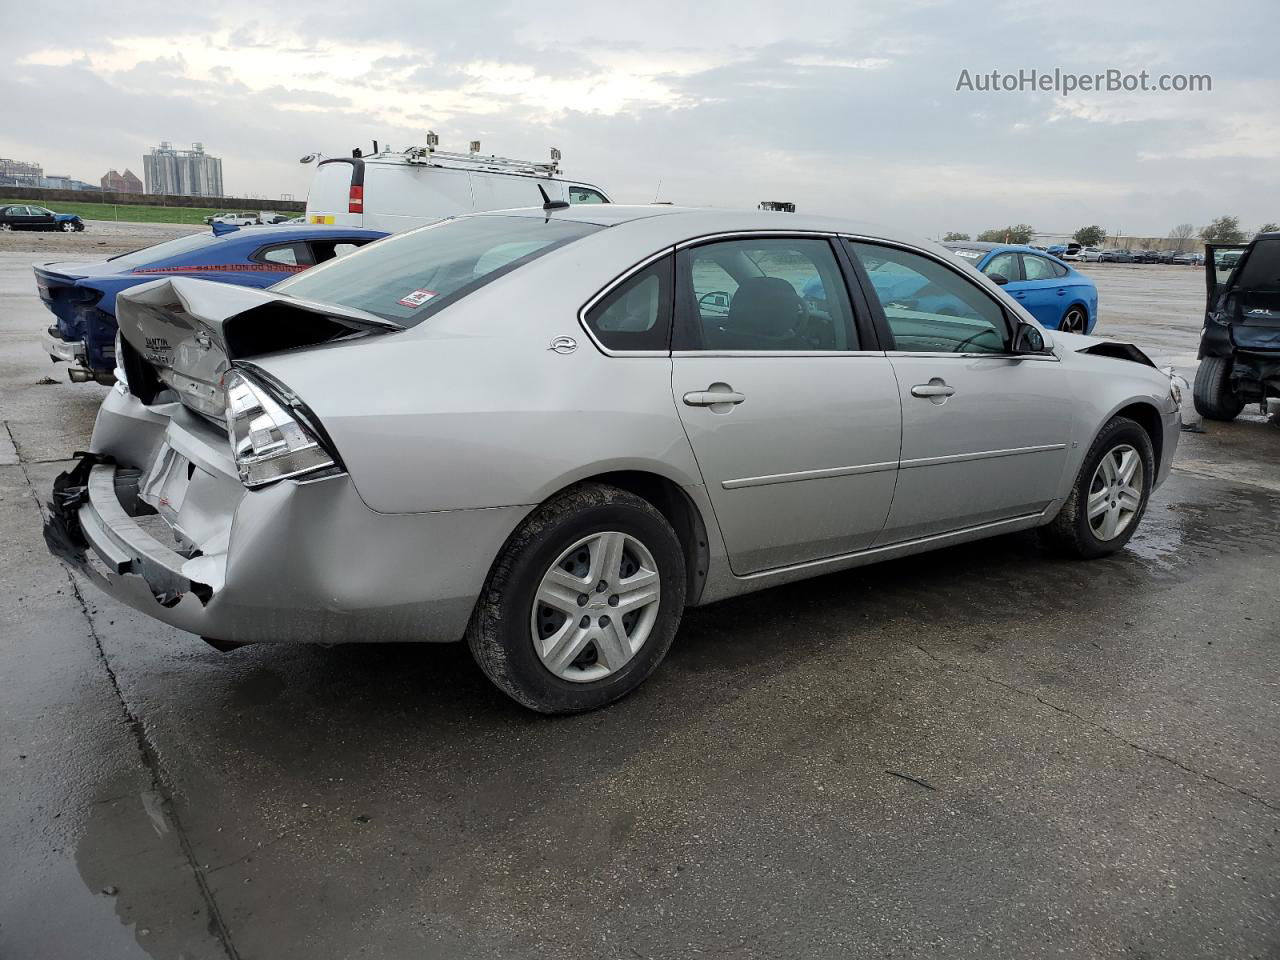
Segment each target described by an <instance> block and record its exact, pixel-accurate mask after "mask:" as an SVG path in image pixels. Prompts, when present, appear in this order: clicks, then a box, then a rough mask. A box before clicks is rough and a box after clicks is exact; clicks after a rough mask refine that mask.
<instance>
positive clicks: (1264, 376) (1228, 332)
mask: <svg viewBox="0 0 1280 960" xmlns="http://www.w3.org/2000/svg"><path fill="white" fill-rule="evenodd" d="M1204 250H1205V256H1204V269H1205V284H1206V287H1207V289H1208V299H1207V303H1206V305H1205V314H1204V331H1203V332H1202V333H1201V335H1200V367H1199V369H1197V370H1196V382H1195V388H1194V397H1195V404H1196V410H1197V411H1199V413H1200V415H1201V416H1202V417H1206V418H1207V419H1210V420H1233V419H1235V417H1236V416H1237V415H1238V414H1239V413H1240V411H1241V410H1243V409H1244V405H1245V404H1246V403H1260V404H1262V405H1263V406H1264V407H1265V405H1266V402H1267V398H1268V397H1280V233H1260V234H1258V235H1257V236H1256V237H1254V238H1253V240H1252V241H1251V242H1249V243H1245V244H1223V243H1208V244H1205V248H1204Z"/></svg>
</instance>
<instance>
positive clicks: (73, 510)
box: [44, 450, 115, 567]
mask: <svg viewBox="0 0 1280 960" xmlns="http://www.w3.org/2000/svg"><path fill="white" fill-rule="evenodd" d="M71 456H72V458H73V459H75V460H77V461H79V462H78V463H77V464H76V465H75V466H74V467H72V468H71V469H70V470H67V471H64V472H62V473H60V474H58V476H57V477H56V478H55V479H54V481H53V491H52V493H51V495H50V500H49V501H48V503H47V506H48V508H49V517H48V519H47V520H45V522H44V542H45V545H46V546H47V547H48V548H49V552H50V553H52V554H53V555H54V556H55V557H57V558H58V559H59V560H63V561H65V562H67V563H70V564H71V565H72V566H75V567H82V566H84V564H85V563H86V558H85V550H87V549H88V548H89V541H88V540H86V539H85V535H84V530H82V529H81V527H80V508H81V507H82V506H84V505H85V504H86V503H87V502H88V500H89V474H90V472H91V471H92V470H93V468H94V467H96V466H97V465H98V464H100V463H105V464H112V465H114V464H115V460H114V459H113V458H112V457H107V456H103V455H102V454H100V453H87V452H85V451H84V450H77V451H76V452H75V453H73V454H72V455H71Z"/></svg>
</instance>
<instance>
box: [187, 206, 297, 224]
mask: <svg viewBox="0 0 1280 960" xmlns="http://www.w3.org/2000/svg"><path fill="white" fill-rule="evenodd" d="M297 219H298V218H296V217H294V218H290V216H289V215H288V214H287V213H276V212H275V211H274V210H258V211H257V212H254V211H251V210H240V211H235V210H224V211H223V212H221V213H214V214H210V215H209V216H207V217H205V218H204V222H205V223H207V224H210V225H212V224H215V223H221V224H224V225H228V226H233V227H251V226H255V225H260V224H273V223H291V222H293V221H294V220H297Z"/></svg>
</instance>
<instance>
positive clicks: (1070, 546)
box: [1043, 417, 1156, 560]
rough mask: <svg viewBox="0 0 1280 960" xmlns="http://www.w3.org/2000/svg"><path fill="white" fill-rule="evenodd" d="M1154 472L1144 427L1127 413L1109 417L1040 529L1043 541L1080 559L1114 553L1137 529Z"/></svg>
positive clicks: (1143, 512)
mask: <svg viewBox="0 0 1280 960" xmlns="http://www.w3.org/2000/svg"><path fill="white" fill-rule="evenodd" d="M1155 475H1156V462H1155V455H1154V452H1153V450H1152V446H1151V438H1150V437H1149V436H1148V435H1147V431H1146V430H1144V429H1142V427H1141V426H1140V425H1139V424H1137V423H1136V422H1134V421H1133V420H1130V419H1129V418H1128V417H1112V418H1111V419H1110V420H1109V421H1107V424H1106V426H1104V427H1103V428H1102V430H1101V432H1099V434H1098V438H1097V439H1096V440H1094V441H1093V445H1092V446H1091V447H1090V448H1089V452H1088V453H1087V454H1086V455H1085V458H1084V462H1083V463H1082V464H1081V465H1080V473H1079V474H1078V475H1077V477H1076V482H1075V485H1074V486H1073V487H1072V488H1071V494H1070V496H1068V497H1067V502H1066V503H1064V504H1063V505H1062V509H1061V510H1060V511H1059V512H1058V515H1057V516H1056V517H1054V518H1053V521H1052V522H1051V523H1050V524H1049V525H1048V526H1047V527H1045V528H1043V536H1044V539H1045V540H1046V541H1047V543H1048V545H1049V546H1051V547H1054V548H1056V549H1057V550H1059V551H1060V552H1062V553H1065V554H1066V555H1068V556H1072V557H1076V558H1078V559H1081V560H1092V559H1095V558H1097V557H1105V556H1107V555H1108V554H1112V553H1115V552H1116V551H1117V550H1119V549H1120V548H1121V547H1123V546H1124V545H1125V544H1126V543H1128V542H1129V538H1130V537H1132V536H1133V533H1134V531H1135V530H1137V529H1138V524H1139V523H1140V522H1141V521H1142V517H1143V514H1145V513H1146V510H1147V500H1148V498H1149V497H1150V496H1151V484H1152V482H1153V481H1154V479H1155Z"/></svg>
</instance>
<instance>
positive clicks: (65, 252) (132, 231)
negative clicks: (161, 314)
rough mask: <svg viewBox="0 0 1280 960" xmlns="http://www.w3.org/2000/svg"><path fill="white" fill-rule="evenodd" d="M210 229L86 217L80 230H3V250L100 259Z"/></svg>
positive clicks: (41, 257)
mask: <svg viewBox="0 0 1280 960" xmlns="http://www.w3.org/2000/svg"><path fill="white" fill-rule="evenodd" d="M208 229H209V228H208V227H203V228H197V227H192V226H190V225H185V224H168V223H115V222H113V221H111V220H86V221H85V228H84V231H83V232H81V233H52V232H51V233H35V232H32V231H26V230H14V231H10V232H7V233H0V252H14V253H31V254H34V255H35V258H37V259H39V260H42V261H43V260H75V259H82V260H83V259H98V258H102V257H109V256H112V255H114V254H117V253H128V252H129V251H130V250H137V249H138V248H139V247H149V246H151V245H152V244H153V243H162V242H164V241H165V240H172V239H173V238H174V237H185V236H186V235H187V234H189V233H200V232H202V231H203V230H208Z"/></svg>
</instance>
